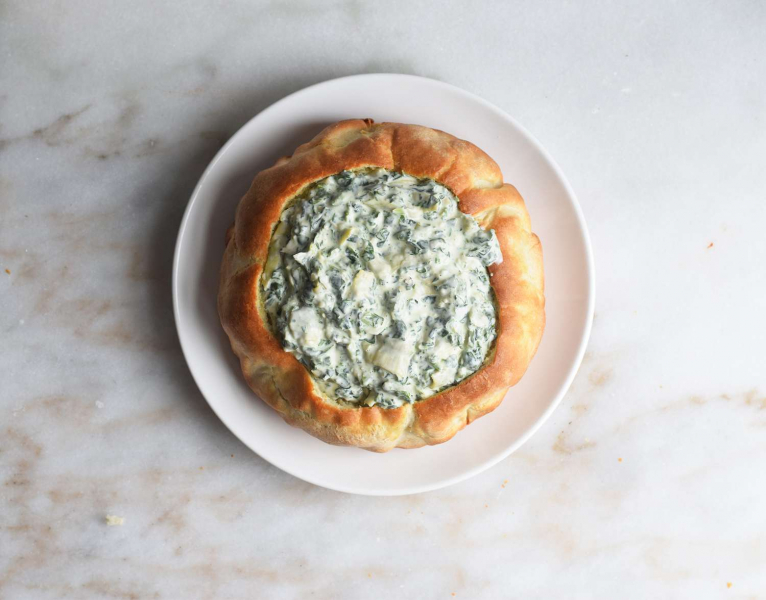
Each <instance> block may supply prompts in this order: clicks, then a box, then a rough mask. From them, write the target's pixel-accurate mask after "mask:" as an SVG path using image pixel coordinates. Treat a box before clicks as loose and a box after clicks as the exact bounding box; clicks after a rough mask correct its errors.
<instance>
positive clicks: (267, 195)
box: [218, 119, 545, 452]
mask: <svg viewBox="0 0 766 600" xmlns="http://www.w3.org/2000/svg"><path fill="white" fill-rule="evenodd" d="M366 167H378V168H383V169H387V170H390V171H399V172H404V173H407V174H409V175H413V176H415V177H426V178H430V179H433V180H435V181H437V182H438V183H440V184H442V185H444V186H446V187H447V188H449V189H450V190H451V191H452V192H453V193H454V194H455V196H457V198H458V200H459V208H460V210H461V211H462V212H464V213H467V214H471V215H473V216H474V218H476V220H477V221H478V222H479V224H480V225H481V226H482V227H484V228H485V229H494V230H495V233H496V235H497V239H498V242H499V245H500V249H501V252H502V255H503V262H502V263H500V264H493V265H491V266H490V267H489V272H490V276H491V277H490V282H491V286H492V289H493V291H494V295H495V301H496V308H497V338H496V340H495V343H494V345H493V347H492V348H491V349H490V351H489V352H488V354H487V357H486V359H485V362H484V364H483V365H482V367H481V368H480V369H479V370H478V371H477V372H476V373H474V374H473V375H470V376H469V377H467V378H466V379H464V380H462V381H460V382H459V383H458V384H457V385H454V386H453V387H450V388H447V389H446V390H444V391H442V392H440V393H438V394H434V395H433V396H430V397H428V398H424V399H422V400H419V401H417V402H416V403H414V404H406V405H404V406H401V407H399V408H387V409H386V408H381V407H380V406H372V407H355V406H352V405H348V404H341V403H338V402H336V401H335V400H334V399H332V398H328V397H326V396H325V395H324V394H323V393H322V392H321V391H320V390H319V389H318V387H316V386H315V385H314V384H313V381H312V378H311V375H310V373H309V371H308V370H307V369H306V368H305V367H304V366H303V365H302V364H301V363H300V362H299V361H298V360H297V359H296V358H295V356H293V355H292V354H291V353H289V352H287V351H285V350H284V349H283V348H282V346H281V344H280V342H279V340H278V339H277V338H276V336H275V335H274V334H272V332H271V330H270V328H269V326H268V319H267V315H266V311H265V308H264V305H263V300H262V298H261V288H260V277H261V273H262V272H263V268H264V265H265V263H266V260H267V257H268V249H269V244H270V241H271V237H272V233H273V230H274V227H275V226H276V224H277V223H278V222H279V217H280V215H281V213H282V210H283V208H284V207H285V206H286V205H287V203H288V202H289V201H290V200H291V199H292V198H294V197H295V196H296V195H298V194H299V193H300V192H301V191H303V190H304V189H305V188H306V187H307V186H309V185H311V184H312V183H314V182H316V181H318V180H320V179H324V178H325V177H329V176H330V175H334V174H336V173H339V172H340V171H343V170H354V169H360V168H366ZM218 311H219V315H220V318H221V324H222V325H223V328H224V330H225V331H226V333H227V335H228V336H229V339H230V341H231V346H232V349H233V351H234V353H235V354H236V355H237V356H238V357H239V359H240V363H241V367H242V372H243V374H244V376H245V379H246V381H247V383H248V385H249V386H250V388H251V389H252V390H253V391H254V392H255V393H256V394H257V395H258V396H259V397H260V398H261V399H263V400H264V401H265V402H266V403H267V404H268V405H269V406H271V407H272V408H273V409H274V410H276V411H277V412H278V413H279V414H280V415H281V416H282V417H283V419H284V420H285V421H286V422H287V423H289V424H290V425H293V426H296V427H300V428H301V429H304V430H305V431H307V432H308V433H310V434H311V435H313V436H315V437H317V438H319V439H321V440H323V441H325V442H328V443H330V444H336V445H350V446H358V447H360V448H364V449H367V450H371V451H376V452H386V451H388V450H390V449H392V448H395V447H400V448H417V447H420V446H424V445H432V444H439V443H442V442H446V441H447V440H449V439H450V438H452V436H454V435H455V434H456V433H457V432H458V431H460V430H461V429H462V428H463V427H465V425H467V424H468V423H470V422H471V421H473V420H475V419H477V418H478V417H480V416H483V415H485V414H487V413H489V412H491V411H492V410H494V409H495V408H496V407H497V406H498V405H499V404H500V402H501V401H502V399H503V397H504V396H505V394H506V392H507V391H508V389H509V388H510V387H511V386H513V385H515V384H516V383H517V382H518V381H519V379H521V377H522V375H523V374H524V372H525V370H526V368H527V366H528V365H529V362H530V361H531V359H532V357H533V356H534V354H535V351H536V350H537V346H538V344H539V342H540V339H541V337H542V333H543V329H544V326H545V298H544V277H543V263H542V247H541V245H540V240H539V239H538V237H537V236H536V235H535V234H533V233H532V231H531V225H530V219H529V215H528V213H527V211H526V208H525V206H524V201H523V199H522V197H521V195H520V194H519V193H518V191H517V190H516V188H514V187H513V186H512V185H510V184H507V183H503V178H502V173H501V171H500V168H499V167H498V165H497V164H496V163H495V162H494V161H493V160H492V159H491V158H490V157H489V156H487V154H485V153H484V152H483V151H482V150H480V149H479V148H477V147H476V146H474V145H473V144H471V143H470V142H466V141H464V140H460V139H458V138H456V137H454V136H452V135H450V134H447V133H444V132H442V131H438V130H435V129H430V128H427V127H423V126H419V125H406V124H400V123H380V124H375V123H374V122H373V121H372V120H371V119H352V120H346V121H340V122H338V123H335V124H333V125H330V126H329V127H327V128H325V129H324V130H322V131H321V132H320V133H319V134H318V135H317V136H316V137H314V139H312V140H311V141H310V142H308V143H306V144H303V145H301V146H299V147H298V148H297V149H296V151H295V153H294V154H293V155H292V156H289V157H283V158H281V159H279V160H278V161H277V162H276V164H275V165H274V166H273V167H270V168H268V169H265V170H264V171H261V172H260V173H259V174H258V175H257V176H256V177H255V179H254V180H253V183H252V185H251V187H250V189H249V190H248V192H247V193H246V194H245V196H244V197H243V198H242V200H241V201H240V203H239V206H238V208H237V211H236V217H235V223H234V225H233V227H232V228H231V229H230V230H229V232H228V233H227V239H226V250H225V253H224V258H223V264H222V266H221V280H220V288H219V295H218Z"/></svg>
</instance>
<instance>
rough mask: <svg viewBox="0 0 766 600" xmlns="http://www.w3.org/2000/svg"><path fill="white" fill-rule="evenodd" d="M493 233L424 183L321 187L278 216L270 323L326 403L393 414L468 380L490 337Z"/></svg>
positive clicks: (496, 254)
mask: <svg viewBox="0 0 766 600" xmlns="http://www.w3.org/2000/svg"><path fill="white" fill-rule="evenodd" d="M500 262H502V255H501V253H500V247H499V244H498V241H497V237H496V236H495V232H494V230H490V231H485V230H484V229H482V228H481V227H480V226H479V224H478V223H477V222H476V220H475V219H474V218H473V217H472V216H470V215H467V214H464V213H463V212H461V211H460V209H459V208H458V199H457V198H456V197H455V195H454V194H452V192H450V190H448V189H447V188H446V187H444V186H442V185H440V184H438V183H436V182H435V181H433V180H431V179H417V178H415V177H412V176H410V175H407V174H403V173H398V172H392V171H388V170H385V169H362V170H354V171H343V172H341V173H338V174H336V175H333V176H331V177H327V178H325V179H322V180H320V181H318V182H316V183H314V184H312V185H311V186H309V188H308V189H307V190H306V191H305V192H303V193H302V194H301V195H300V196H299V197H297V198H296V199H295V200H294V201H293V202H291V203H290V204H289V205H288V206H287V208H285V210H284V211H283V212H282V214H281V217H280V220H279V223H278V225H277V227H276V229H275V230H274V233H273V236H272V240H271V244H270V246H269V255H268V260H267V263H266V266H265V268H264V272H263V276H262V278H261V286H262V293H263V295H264V304H265V307H266V312H267V314H268V318H269V325H270V327H271V328H272V330H273V331H274V332H275V334H276V335H277V337H278V339H279V340H280V342H281V344H282V346H283V348H284V349H285V350H287V351H288V352H291V353H292V354H294V355H295V357H296V358H297V359H298V360H299V361H300V362H301V363H303V364H304V365H305V366H306V368H307V369H308V370H309V371H310V372H311V373H312V375H313V377H314V380H315V381H316V383H317V385H318V386H319V388H320V389H321V390H322V392H324V394H325V395H327V396H328V397H332V398H336V399H338V400H340V401H345V402H348V403H351V404H353V405H356V406H362V407H363V406H374V405H377V406H380V407H382V408H395V407H399V406H402V405H403V404H406V403H413V402H416V401H417V400H420V399H422V398H426V397H428V396H431V395H433V394H435V393H437V392H439V391H440V390H443V389H445V388H447V387H450V386H452V385H454V384H456V383H457V382H459V381H462V380H463V379H465V378H466V377H468V376H469V375H471V374H472V373H475V372H476V371H477V370H478V369H479V368H480V367H481V366H482V364H483V363H484V360H485V358H486V356H487V352H488V351H489V349H490V348H491V346H492V344H493V342H494V340H495V337H496V308H495V302H494V294H493V291H492V288H491V287H490V282H489V273H488V272H487V267H488V266H489V265H491V264H493V263H500Z"/></svg>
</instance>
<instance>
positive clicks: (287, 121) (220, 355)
mask: <svg viewBox="0 0 766 600" xmlns="http://www.w3.org/2000/svg"><path fill="white" fill-rule="evenodd" d="M355 117H369V118H372V119H374V120H375V121H378V122H380V121H394V122H402V123H417V124H420V125H426V126H428V127H434V128H437V129H442V130H444V131H447V132H449V133H451V134H453V135H456V136H457V137H459V138H463V139H466V140H470V141H471V142H473V143H475V144H476V145H477V146H479V147H480V148H482V149H483V150H484V151H486V152H487V153H488V154H489V155H490V156H491V157H492V158H494V159H495V160H496V161H497V162H498V164H499V165H500V167H501V169H502V171H503V175H504V178H505V181H508V182H510V183H513V184H514V185H515V186H516V187H517V188H518V190H519V191H520V192H521V194H522V196H523V197H524V199H525V201H526V204H527V208H528V209H529V213H530V215H531V217H532V227H533V230H534V231H535V232H536V233H537V234H538V235H539V236H540V239H541V240H542V245H543V255H544V262H545V295H546V317H547V325H546V328H545V334H544V335H543V340H542V343H541V344H540V348H539V350H538V351H537V355H536V356H535V358H534V360H533V361H532V364H531V365H530V367H529V370H528V371H527V373H526V375H525V376H524V378H523V379H522V381H521V383H519V384H518V385H517V386H516V387H514V388H512V389H511V391H510V392H509V393H508V395H507V396H506V398H505V400H504V402H503V403H502V404H501V405H500V407H499V408H498V409H496V410H495V411H494V412H493V413H491V414H490V415H488V416H486V417H484V418H482V419H479V420H478V421H476V422H474V423H473V424H471V425H470V426H469V427H467V428H466V429H464V430H463V431H461V432H460V433H458V434H457V435H456V436H455V437H454V438H453V439H452V440H450V441H449V442H448V443H446V444H442V445H440V446H434V447H428V448H420V449H417V450H399V449H397V450H393V451H391V452H389V453H387V454H374V453H372V452H367V451H364V450H359V449H357V448H339V447H335V446H330V445H328V444H325V443H323V442H320V441H319V440H316V439H314V438H313V437H311V436H309V435H308V434H307V433H304V432H303V431H301V430H299V429H294V428H292V427H290V426H289V425H286V424H285V423H284V421H282V419H281V418H280V417H279V416H278V415H277V414H276V413H275V412H274V411H273V410H272V409H270V408H269V407H268V406H266V404H264V403H263V402H261V401H260V400H259V399H258V398H257V397H256V396H255V395H254V394H253V393H252V392H251V391H250V389H249V388H248V387H247V385H246V384H245V382H244V379H243V377H242V374H241V372H240V370H239V364H238V361H237V360H236V359H235V357H234V355H233V353H232V351H231V348H230V347H229V342H228V339H227V338H226V336H225V334H224V332H223V330H222V329H221V326H220V323H219V321H218V313H217V310H216V293H217V289H218V269H219V266H220V263H221V257H222V254H223V248H224V245H223V240H224V233H225V231H226V228H227V227H228V226H229V225H230V224H231V223H232V221H233V219H234V210H235V207H236V205H237V202H238V201H239V199H240V197H241V196H242V195H243V194H244V192H245V191H246V190H247V188H248V187H249V184H250V181H251V180H252V178H253V176H254V175H255V174H256V173H258V171H260V170H261V169H263V168H265V167H268V166H271V164H273V162H274V161H275V160H276V159H277V158H278V157H280V156H282V155H285V154H291V153H292V151H293V150H294V149H295V147H296V146H297V145H299V144H300V143H302V142H305V141H307V140H309V139H311V138H312V137H313V136H314V135H315V134H317V133H318V132H319V131H320V130H321V129H322V128H323V127H324V126H325V125H328V124H330V123H333V122H335V121H339V120H341V119H346V118H355ZM594 290H595V286H594V272H593V258H592V255H591V248H590V242H589V240H588V234H587V231H586V228H585V222H584V220H583V216H582V213H581V211H580V207H579V206H578V204H577V200H576V199H575V196H574V193H573V192H572V190H571V189H570V187H569V184H568V183H567V181H566V180H565V179H564V176H563V174H562V173H561V171H560V170H559V169H558V167H557V166H556V164H555V163H554V162H553V160H552V159H551V158H550V157H549V156H548V154H547V153H546V152H545V150H543V148H542V147H541V146H540V144H539V143H538V142H537V141H535V140H534V139H533V138H532V137H531V136H530V135H529V134H528V133H527V132H526V131H525V130H524V129H523V128H522V127H521V126H520V125H519V124H518V123H516V122H515V121H514V120H513V119H511V118H510V117H509V116H508V115H506V114H505V113H504V112H503V111H501V110H500V109H498V108H497V107H495V106H493V105H491V104H489V103H488V102H486V101H484V100H482V99H481V98H478V97H477V96H474V95H472V94H470V93H468V92H465V91H463V90H461V89H459V88H456V87H453V86H451V85H448V84H445V83H441V82H439V81H434V80H431V79H425V78H421V77H414V76H409V75H391V74H377V75H357V76H353V77H344V78H341V79H335V80H332V81H326V82H324V83H320V84H318V85H314V86H312V87H309V88H306V89H304V90H301V91H300V92H297V93H295V94H292V95H291V96H288V97H287V98H284V99H283V100H280V101H279V102H277V103H276V104H274V105H272V106H270V107H269V108H268V109H266V110H264V111H263V112H262V113H260V114H259V115H257V116H256V117H254V118H253V119H252V120H251V121H250V122H249V123H247V124H246V125H245V126H244V127H242V129H240V130H239V132H237V134H236V135H234V136H233V137H232V138H231V139H230V140H229V141H228V143H227V144H226V145H225V146H224V147H223V148H221V151H220V152H219V153H218V154H217V155H216V157H215V158H214V159H213V162H211V163H210V166H209V167H208V168H207V170H206V171H205V173H204V174H203V175H202V178H201V179H200V181H199V184H198V185H197V188H196V189H195V190H194V193H193V194H192V197H191V200H190V201H189V206H188V207H187V209H186V214H185V215H184V218H183V221H182V223H181V229H180V231H179V234H178V241H177V244H176V250H175V262H174V267H173V302H174V310H175V318H176V325H177V327H178V335H179V337H180V340H181V346H182V348H183V352H184V355H185V356H186V360H187V362H188V363H189V368H190V369H191V372H192V375H193V376H194V379H195V380H196V382H197V385H198V386H199V388H200V390H202V393H203V394H204V396H205V398H207V401H208V402H209V403H210V406H211V407H212V408H213V410H214V411H215V413H216V414H217V415H218V416H219V417H220V419H221V420H222V421H223V422H224V423H225V424H226V426H227V427H228V428H229V429H230V430H231V431H232V432H233V433H234V434H235V435H236V436H237V437H239V439H241V440H242V441H243V442H244V443H245V444H247V445H248V446H249V447H250V448H251V449H252V450H253V451H255V452H257V453H258V454H259V455H260V456H261V457H263V458H264V459H266V460H267V461H269V462H270V463H272V464H273V465H275V466H277V467H279V468H280V469H283V470H284V471H287V472H288V473H291V474H292V475H294V476H295V477H300V478H301V479H304V480H306V481H309V482H311V483H314V484H316V485H321V486H324V487H327V488H331V489H334V490H340V491H344V492H351V493H357V494H370V495H398V494H412V493H416V492H423V491H427V490H433V489H437V488H440V487H444V486H447V485H450V484H452V483H456V482H458V481H461V480H463V479H466V478H468V477H471V476H472V475H476V474H477V473H480V472H481V471H483V470H485V469H487V468H489V467H491V466H492V465H494V464H496V463H497V462H498V461H500V460H502V459H503V458H505V457H506V456H508V455H509V454H510V453H511V452H513V451H514V450H516V448H518V447H519V446H521V444H523V443H524V442H525V441H526V440H527V439H529V437H530V436H531V435H532V434H533V433H534V432H535V430H537V429H538V427H540V425H541V424H542V423H543V421H545V419H546V418H547V417H548V415H550V414H551V412H552V411H553V409H554V408H555V407H556V405H557V404H558V403H559V401H560V400H561V398H562V396H563V395H564V393H565V392H566V391H567V389H568V388H569V385H570V383H571V382H572V379H573V378H574V375H575V373H576V371H577V368H578V367H579V365H580V361H581V360H582V356H583V353H584V352H585V346H586V344H587V341H588V336H589V333H590V327H591V321H592V318H593V306H594Z"/></svg>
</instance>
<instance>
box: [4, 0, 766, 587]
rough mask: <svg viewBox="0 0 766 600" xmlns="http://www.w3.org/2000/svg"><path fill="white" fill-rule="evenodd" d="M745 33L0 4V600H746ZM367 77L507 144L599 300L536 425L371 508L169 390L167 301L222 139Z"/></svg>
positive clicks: (754, 274)
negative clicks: (487, 104)
mask: <svg viewBox="0 0 766 600" xmlns="http://www.w3.org/2000/svg"><path fill="white" fill-rule="evenodd" d="M765 26H766V9H765V8H764V5H763V4H762V3H759V2H740V3H733V4H732V3H723V2H704V3H696V2H688V1H681V2H675V3H672V4H667V3H662V2H650V3H646V2H641V3H628V4H621V5H616V4H612V3H607V2H596V3H570V4H564V5H562V4H558V3H539V2H521V3H505V2H491V3H465V2H456V1H449V2H439V3H422V4H418V5H417V6H414V5H411V4H409V3H404V2H399V3H385V2H374V3H373V2H360V1H353V0H350V1H345V2H324V3H321V2H308V1H292V2H277V1H275V2H227V3H204V2H183V3H181V2H163V3H155V2H147V1H144V0H140V1H136V2H131V3H120V2H98V3H93V2H85V1H71V2H66V3H47V2H46V3H43V2H20V1H7V2H5V3H3V4H2V5H0V56H1V57H2V59H0V306H2V310H0V501H1V502H2V505H1V506H2V509H1V510H0V597H2V598H65V597H71V598H109V597H112V598H227V597H232V598H234V597H243V598H244V597H258V598H267V597H268V598H272V597H280V598H305V597H317V598H347V599H356V598H381V597H402V598H405V597H406V598H447V599H449V598H452V597H455V598H508V597H514V598H552V597H568V598H573V597H577V598H591V597H600V598H615V597H631V598H647V597H676V598H689V597H694V598H719V597H729V596H730V597H732V598H734V597H740V598H755V597H761V596H763V594H764V593H766V569H764V568H763V565H764V564H765V563H766V511H764V509H763V498H764V495H765V494H766V482H764V479H763V464H764V462H765V461H766V344H764V335H765V334H764V332H766V311H765V309H766V303H765V301H764V298H766V269H764V257H766V237H765V236H764V235H763V230H764V226H765V225H766V197H765V196H764V190H766V169H764V168H763V165H764V161H765V160H766V129H765V128H764V123H765V120H766V62H765V60H766V59H765V58H764V57H766V42H764V37H763V31H764V28H765ZM375 71H390V72H403V73H415V74H419V75H424V76H428V77H434V78H437V79H441V80H444V81H448V82H450V83H453V84H456V85H459V86H461V87H464V88H466V89H468V90H470V91H473V92H475V93H477V94H479V95H481V96H483V97H485V98H487V99H488V100H490V101H491V102H493V103H495V104H497V105H499V106H500V107H501V108H503V109H505V110H506V111H508V112H509V113H510V114H511V115H513V116H514V117H515V118H517V119H518V120H519V121H520V122H521V123H523V124H524V125H525V126H527V127H528V128H529V129H530V130H531V131H532V132H533V133H534V134H535V135H536V136H537V137H538V138H539V139H540V141H541V142H542V143H543V144H544V145H545V146H546V148H547V149H548V150H549V151H550V152H551V154H552V155H553V156H554V157H555V158H556V160H557V161H558V162H559V164H560V165H561V167H562V168H563V170H564V172H565V173H566V174H567V176H568V177H569V179H570V181H571V183H572V184H573V186H574V188H575V190H576V192H577V193H578V196H579V198H580V201H581V203H582V206H583V209H584V212H585V214H586V218H587V219H588V224H589V227H590V231H591V236H592V239H593V243H594V251H595V256H596V262H597V277H598V292H597V294H598V298H597V316H596V320H595V323H594V330H593V337H592V342H591V345H590V348H589V352H588V354H587V356H586V359H585V361H584V363H583V365H582V368H581V369H580V373H579V375H578V378H577V380H576V381H575V383H574V385H573V387H572V389H571V391H570V393H569V394H568V395H567V397H566V398H565V399H564V401H563V403H562V404H561V406H560V407H559V408H558V409H557V411H556V412H555V413H554V415H553V417H552V418H551V419H550V421H549V422H547V423H546V425H545V426H544V427H543V428H542V429H541V430H540V431H539V432H538V433H537V434H536V435H535V436H534V437H533V438H532V440H530V441H529V442H528V443H527V444H526V445H525V446H524V447H523V448H522V449H521V450H520V451H519V452H517V453H515V454H514V455H512V456H511V457H510V458H508V459H507V460H505V461H503V462H502V463H501V464H500V465H498V466H496V467H495V468H493V469H491V470H489V471H488V472H485V473H483V474H482V475H480V476H478V477H475V478H473V479H471V480H469V481H467V482H464V483H461V484H459V485H456V486H453V487H451V488H447V489H444V490H440V491H437V492H432V493H428V494H422V495H417V496H410V497H402V498H363V497H355V496H349V495H344V494H339V493H335V492H331V491H327V490H324V489H320V488H317V487H314V486H312V485H310V484H306V483H303V482H301V481H299V480H296V479H294V478H292V477H291V476H289V475H286V474H284V473H282V472H281V471H279V470H277V469H275V468H273V467H271V466H270V465H269V464H267V463H265V462H264V461H263V460H261V459H260V458H258V457H257V456H255V455H253V454H252V453H251V452H250V451H248V450H247V449H246V448H245V447H244V446H243V445H242V444H240V443H239V442H238V441H237V439H236V438H234V436H233V435H231V434H230V433H229V432H228V431H227V430H226V428H225V427H224V426H223V425H222V424H221V423H220V422H219V421H218V420H217V418H216V417H215V415H214V414H213V413H212V411H211V410H210V409H209V408H208V407H207V404H206V403H205V401H204V399H203V398H202V397H201V395H200V393H199V392H198V391H197V389H196V387H195V385H194V382H193V381H192V379H191V377H190V375H189V373H188V370H187V368H186V365H185V363H184V360H183V357H182V356H181V353H180V349H179V347H178V343H177V339H176V334H175V327H174V323H173V315H172V308H171V298H170V270H171V266H172V249H173V246H174V243H175V237H176V233H177V230H178V225H179V223H180V218H181V214H182V212H183V210H184V208H185V205H186V202H187V200H188V198H189V195H190V194H191V191H192V189H193V187H194V185H195V184H196V182H197V180H198V178H199V176H200V175H201V173H202V171H203V170H204V168H205V166H206V165H207V163H208V162H209V161H210V159H211V158H212V157H213V156H214V155H215V153H216V151H217V150H218V148H220V146H221V145H222V144H223V143H224V142H225V140H226V139H227V138H228V137H229V136H230V135H231V134H233V133H234V132H235V131H236V130H237V128H238V127H240V126H241V125H242V124H243V123H244V122H246V121H247V120H248V119H249V118H250V117H251V116H253V115H254V114H256V113H257V112H258V111H260V110H262V109H263V108H265V107H266V106H268V105H269V104H271V103H272V102H274V101H276V100H278V99H279V98H281V97H283V96H284V95H286V94H288V93H290V92H293V91H295V90H298V89H301V88H303V87H305V86H306V85H309V84H312V83H316V82H318V81H322V80H325V79H328V78H332V77H337V76H341V75H348V74H353V73H362V72H375ZM106 515H118V516H122V517H124V518H125V522H124V524H123V525H122V526H114V527H110V526H108V525H107V524H106V522H105V517H106Z"/></svg>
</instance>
